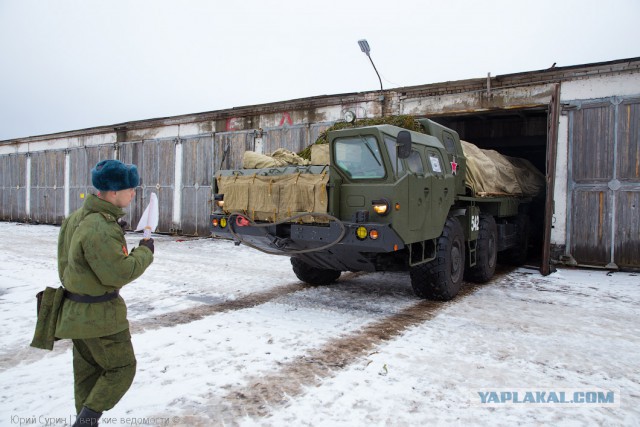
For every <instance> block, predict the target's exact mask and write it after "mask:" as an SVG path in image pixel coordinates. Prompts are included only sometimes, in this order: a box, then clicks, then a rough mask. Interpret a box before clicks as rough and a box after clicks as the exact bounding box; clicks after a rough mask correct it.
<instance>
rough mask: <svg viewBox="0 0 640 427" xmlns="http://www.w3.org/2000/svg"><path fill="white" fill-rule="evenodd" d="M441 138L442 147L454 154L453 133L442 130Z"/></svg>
mask: <svg viewBox="0 0 640 427" xmlns="http://www.w3.org/2000/svg"><path fill="white" fill-rule="evenodd" d="M442 138H443V139H444V148H446V149H447V151H448V152H449V153H450V154H456V141H455V139H454V138H453V135H451V134H450V133H448V132H442Z"/></svg>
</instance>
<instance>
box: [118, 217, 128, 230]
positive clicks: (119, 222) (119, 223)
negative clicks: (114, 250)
mask: <svg viewBox="0 0 640 427" xmlns="http://www.w3.org/2000/svg"><path fill="white" fill-rule="evenodd" d="M127 224H128V222H127V221H125V220H124V219H122V218H118V225H119V226H120V228H122V232H123V233H126V232H127V231H126V230H125V228H126V227H127Z"/></svg>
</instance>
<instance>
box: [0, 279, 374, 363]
mask: <svg viewBox="0 0 640 427" xmlns="http://www.w3.org/2000/svg"><path fill="white" fill-rule="evenodd" d="M362 274H365V273H345V274H343V275H342V276H341V278H340V280H348V279H350V278H353V277H357V276H360V275H362ZM310 287H312V286H311V285H306V284H304V283H302V282H293V283H290V284H287V285H283V286H277V287H273V288H270V289H268V290H266V291H264V292H257V293H251V294H247V295H244V296H241V297H239V298H237V299H234V300H229V301H224V302H221V303H216V304H204V305H199V306H195V307H191V308H185V309H183V310H179V311H174V312H170V313H165V314H160V315H157V316H151V317H147V318H144V319H141V320H137V321H129V327H130V329H131V333H132V334H139V333H142V332H144V331H152V330H156V329H161V328H168V327H172V326H176V325H182V324H186V323H191V322H194V321H196V320H200V319H202V318H204V317H207V316H211V315H213V314H218V313H224V312H228V311H235V310H243V309H246V308H251V307H255V306H257V305H261V304H265V303H267V302H269V301H272V300H274V299H277V298H280V297H283V296H286V295H290V294H292V293H295V292H298V291H301V290H304V289H308V288H310ZM71 347H72V345H71V340H61V341H57V342H56V343H55V345H54V349H53V351H51V352H49V351H45V350H40V349H36V348H33V347H29V346H28V344H26V345H24V346H23V345H21V346H19V347H17V348H9V349H4V350H3V352H2V354H0V372H4V371H6V370H7V369H10V368H12V367H14V366H17V365H20V364H22V363H33V362H35V361H38V360H40V359H43V358H44V357H46V356H47V355H49V354H62V353H64V352H66V351H67V350H68V349H70V348H71Z"/></svg>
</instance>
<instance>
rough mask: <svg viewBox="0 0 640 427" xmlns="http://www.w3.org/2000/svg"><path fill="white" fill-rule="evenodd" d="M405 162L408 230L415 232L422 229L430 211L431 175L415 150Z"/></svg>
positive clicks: (421, 157)
mask: <svg viewBox="0 0 640 427" xmlns="http://www.w3.org/2000/svg"><path fill="white" fill-rule="evenodd" d="M406 162H407V169H408V172H409V176H408V180H409V230H411V231H415V230H420V229H422V228H423V227H424V224H425V222H426V220H427V217H428V214H429V210H430V209H431V197H432V196H431V181H432V180H433V175H432V173H431V170H430V168H427V167H426V166H425V161H424V159H423V156H422V155H421V154H420V152H419V151H417V150H415V149H414V150H412V151H411V155H410V156H409V157H408V158H407V160H406Z"/></svg>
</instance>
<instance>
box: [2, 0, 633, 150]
mask: <svg viewBox="0 0 640 427" xmlns="http://www.w3.org/2000/svg"><path fill="white" fill-rule="evenodd" d="M639 21H640V1H639V0H599V1H594V0H536V1H517V0H504V1H503V0H428V1H427V0H363V1H361V0H337V1H334V0H323V1H303V0H274V1H270V0H245V1H242V0H237V1H214V0H210V1H206V0H180V1H178V0H173V1H169V0H103V1H98V0H46V1H45V0H0V95H1V98H0V99H1V101H0V140H5V139H11V138H19V137H25V136H31V135H41V134H47V133H54V132H62V131H68V130H75V129H83V128H87V127H94V126H103V125H111V124H117V123H122V122H127V121H132V120H142V119H150V118H156V117H166V116H172V115H179V114H189V113H198V112H203V111H212V110H220V109H226V108H232V107H240V106H244V105H253V104H260V103H265V102H275V101H283V100H288V99H296V98H303V97H309V96H317V95H325V94H337V93H350V92H361V91H368V90H375V89H377V88H379V83H378V78H377V77H376V75H375V72H374V71H373V68H372V67H371V63H370V62H369V60H368V59H367V57H366V56H365V55H364V54H363V53H362V52H361V51H360V48H359V47H358V44H357V41H358V40H359V39H362V38H366V39H367V40H368V41H369V44H370V46H371V57H372V59H373V61H374V62H375V64H376V67H377V68H378V70H379V72H380V74H381V75H382V76H383V80H382V83H383V85H384V88H385V89H389V88H393V87H400V86H410V85H420V84H427V83H436V82H444V81H449V80H461V79H467V78H476V77H486V75H487V73H488V72H490V73H491V75H492V76H495V75H500V74H508V73H516V72H522V71H533V70H540V69H545V68H548V67H550V66H551V65H552V64H553V63H554V62H555V63H557V66H569V65H579V64H586V63H592V62H601V61H610V60H616V59H623V58H631V57H637V56H640V48H639V47H638V46H639V41H640V24H639Z"/></svg>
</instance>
